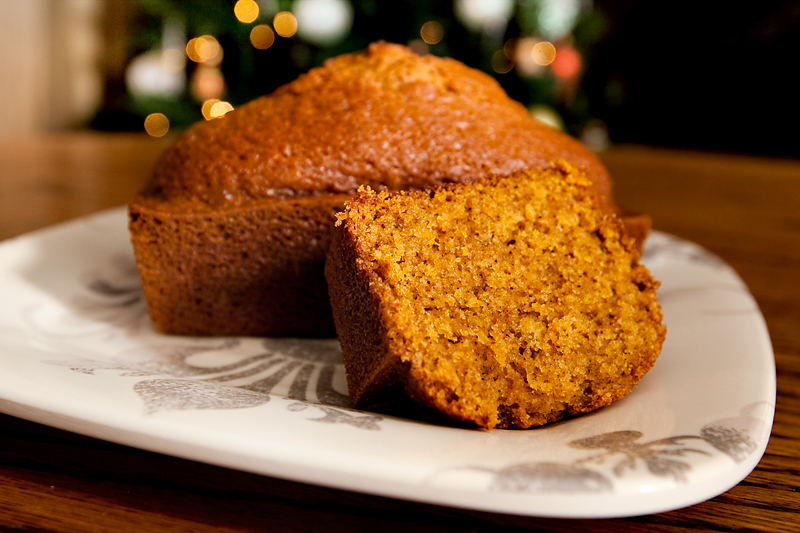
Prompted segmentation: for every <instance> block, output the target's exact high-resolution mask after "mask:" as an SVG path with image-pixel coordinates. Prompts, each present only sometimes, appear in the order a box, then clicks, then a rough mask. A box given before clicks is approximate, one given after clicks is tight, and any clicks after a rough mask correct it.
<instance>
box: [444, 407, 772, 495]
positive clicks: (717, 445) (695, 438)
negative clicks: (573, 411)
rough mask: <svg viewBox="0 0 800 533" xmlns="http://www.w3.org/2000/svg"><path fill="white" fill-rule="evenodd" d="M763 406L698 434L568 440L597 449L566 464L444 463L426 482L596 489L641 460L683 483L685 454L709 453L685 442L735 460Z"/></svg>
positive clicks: (530, 489)
mask: <svg viewBox="0 0 800 533" xmlns="http://www.w3.org/2000/svg"><path fill="white" fill-rule="evenodd" d="M765 405H766V404H763V403H757V404H751V405H748V406H747V407H745V408H744V409H742V411H741V414H740V416H738V417H732V418H726V419H722V420H717V421H714V422H711V423H709V424H706V425H705V426H703V428H702V429H701V430H700V434H699V435H681V436H675V437H667V438H662V439H655V440H650V441H642V437H643V436H644V435H643V434H642V433H641V432H640V431H633V430H628V431H614V432H610V433H602V434H599V435H593V436H590V437H586V438H582V439H575V440H572V441H569V442H568V443H567V445H568V446H569V447H570V448H573V449H576V450H585V451H594V450H602V451H601V452H600V453H593V454H591V455H588V456H585V457H582V458H579V459H576V460H574V461H572V462H569V463H558V462H546V461H539V462H524V463H513V464H510V465H506V466H504V467H500V468H494V469H493V468H486V467H476V466H465V467H454V468H446V469H442V470H439V471H437V472H435V473H434V474H433V475H432V476H430V477H429V482H434V481H435V479H436V478H439V477H441V476H447V475H450V474H453V473H459V472H461V473H468V472H472V473H479V474H481V475H485V474H488V475H489V481H488V489H489V490H492V491H498V492H514V493H528V494H543V493H583V494H599V493H609V492H614V479H615V478H622V477H624V476H625V474H626V473H627V472H629V471H635V470H637V469H638V467H639V466H640V465H643V466H644V468H645V469H646V471H647V472H648V473H649V474H650V475H652V476H654V477H657V478H671V479H672V480H673V481H674V482H676V483H680V484H684V483H688V479H687V475H688V473H689V472H690V471H691V470H692V464H691V462H689V461H687V460H685V459H686V458H687V457H688V456H689V455H692V454H699V455H706V456H708V455H712V453H711V452H709V451H706V450H703V449H700V448H698V447H696V446H694V445H690V444H689V443H692V442H694V443H697V444H699V445H701V446H705V447H706V448H708V447H709V446H710V448H709V449H710V450H712V451H713V450H716V451H718V452H722V453H724V454H725V455H727V456H729V457H730V458H731V459H732V460H733V461H734V462H736V463H740V462H742V461H743V460H744V459H745V458H746V457H748V456H750V455H751V454H753V453H754V452H755V451H756V449H757V447H758V446H757V445H756V441H755V439H754V437H753V435H756V434H758V433H759V432H760V431H761V429H762V426H763V425H764V424H765V422H764V420H763V419H762V418H759V417H758V416H755V415H754V414H753V413H754V412H755V411H756V410H757V409H759V408H764V406H765ZM701 443H705V444H701ZM609 463H610V466H611V467H610V469H609V468H608V465H609ZM609 474H610V475H609Z"/></svg>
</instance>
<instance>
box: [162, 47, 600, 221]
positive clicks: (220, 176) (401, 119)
mask: <svg viewBox="0 0 800 533" xmlns="http://www.w3.org/2000/svg"><path fill="white" fill-rule="evenodd" d="M558 158H563V159H566V160H568V161H570V162H572V163H574V164H575V165H578V166H580V167H583V168H584V169H585V170H586V172H587V174H588V175H589V177H590V178H591V179H592V181H593V183H594V186H595V188H596V192H598V193H599V194H600V196H603V197H605V198H606V199H608V200H609V201H610V183H609V180H608V176H607V173H606V171H605V169H604V168H603V166H602V164H601V163H600V162H599V161H598V160H597V158H596V157H595V156H594V155H593V154H592V153H591V152H589V151H588V150H586V149H585V148H584V147H583V146H582V145H580V143H578V142H577V141H575V140H574V139H572V138H570V137H568V136H567V135H564V134H561V133H559V132H557V131H555V130H553V129H551V128H550V127H548V126H546V125H543V124H541V123H539V122H537V121H535V120H534V119H533V118H531V117H530V115H529V114H528V112H527V110H526V109H525V108H524V107H523V106H522V105H521V104H519V103H518V102H515V101H513V100H511V99H510V98H509V97H508V96H507V95H506V94H505V92H504V91H503V90H502V89H501V87H500V86H499V84H498V83H497V82H496V81H495V80H494V79H493V78H491V77H490V76H488V75H486V74H483V73H481V72H479V71H477V70H474V69H471V68H469V67H467V66H465V65H464V64H462V63H460V62H458V61H455V60H452V59H446V58H439V57H435V56H430V55H428V56H419V55H417V54H415V53H413V52H411V51H410V50H409V49H407V48H406V47H403V46H400V45H393V44H387V43H374V44H372V45H371V46H370V47H369V48H368V49H367V50H365V51H363V52H360V53H356V54H351V55H343V56H339V57H336V58H333V59H331V60H328V61H327V62H326V63H325V64H324V65H323V66H321V67H319V68H316V69H312V70H311V71H309V72H308V73H307V74H305V75H303V76H301V77H299V78H298V79H297V80H295V81H293V82H291V83H289V84H287V85H284V86H283V87H281V88H279V89H278V90H276V91H275V92H274V93H272V94H270V95H267V96H263V97H261V98H258V99H256V100H254V101H252V102H250V103H248V104H245V105H242V106H239V107H238V108H236V109H235V110H233V111H231V112H229V113H228V114H226V115H225V116H224V117H223V118H220V119H214V120H210V121H203V122H199V123H197V124H195V125H193V126H192V127H190V128H189V129H188V130H187V131H186V132H185V133H184V134H183V135H182V136H181V137H180V138H179V139H178V140H177V141H176V142H175V143H174V145H173V146H172V147H171V148H170V149H169V150H168V151H167V152H166V153H165V155H164V157H163V158H162V160H161V162H160V163H159V166H158V167H157V169H156V171H155V175H154V182H153V185H152V187H151V189H150V191H149V193H148V194H150V195H151V196H155V197H157V198H160V199H162V200H167V201H171V202H174V201H178V202H184V201H189V202H192V203H195V204H198V203H199V204H200V205H205V206H209V207H212V208H213V207H219V206H225V205H236V204H239V203H243V202H248V201H252V200H258V199H264V198H286V197H292V196H296V195H314V194H319V193H325V192H328V193H331V192H332V193H337V192H339V193H348V194H350V193H353V192H355V191H356V189H357V188H358V187H359V186H360V185H370V186H371V187H373V188H376V189H383V188H388V189H392V190H396V189H406V188H420V189H421V188H427V187H430V186H436V185H441V184H445V183H450V182H468V181H474V180H478V179H481V178H482V177H483V176H486V175H487V174H509V173H512V172H514V171H518V170H521V169H523V168H528V167H539V168H544V167H546V166H547V165H548V164H549V163H550V162H551V161H553V160H555V159H558Z"/></svg>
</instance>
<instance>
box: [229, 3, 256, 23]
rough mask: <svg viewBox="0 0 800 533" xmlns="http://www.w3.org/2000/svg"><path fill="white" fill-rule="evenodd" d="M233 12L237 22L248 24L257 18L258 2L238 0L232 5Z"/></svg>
mask: <svg viewBox="0 0 800 533" xmlns="http://www.w3.org/2000/svg"><path fill="white" fill-rule="evenodd" d="M233 14H234V15H236V18H237V20H238V21H239V22H244V23H245V24H249V23H251V22H253V21H254V20H256V19H257V18H258V4H257V3H256V2H255V1H254V0H239V1H238V2H236V5H235V6H233Z"/></svg>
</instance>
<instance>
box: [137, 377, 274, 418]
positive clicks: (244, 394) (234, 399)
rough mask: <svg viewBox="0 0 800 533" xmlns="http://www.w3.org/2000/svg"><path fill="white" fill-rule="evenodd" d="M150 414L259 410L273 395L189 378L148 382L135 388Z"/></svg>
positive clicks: (151, 380)
mask: <svg viewBox="0 0 800 533" xmlns="http://www.w3.org/2000/svg"><path fill="white" fill-rule="evenodd" d="M133 390H134V391H136V394H138V395H139V397H140V398H141V399H142V400H144V403H145V407H146V410H147V413H148V414H150V413H155V412H156V411H163V410H179V411H183V410H187V409H242V408H246V407H257V406H259V405H262V404H265V403H267V402H268V401H269V396H267V395H266V394H260V393H257V392H251V391H248V390H243V389H236V388H233V387H219V386H216V385H213V384H211V383H204V382H202V381H190V380H188V379H148V380H144V381H139V382H138V383H136V384H135V385H134V386H133Z"/></svg>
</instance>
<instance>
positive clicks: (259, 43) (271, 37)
mask: <svg viewBox="0 0 800 533" xmlns="http://www.w3.org/2000/svg"><path fill="white" fill-rule="evenodd" d="M274 42H275V32H274V31H272V28H270V27H269V26H267V25H266V24H259V25H258V26H255V27H253V29H252V30H250V44H252V45H253V46H254V47H255V48H258V49H259V50H266V49H267V48H269V47H270V46H272V45H273V43H274Z"/></svg>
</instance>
